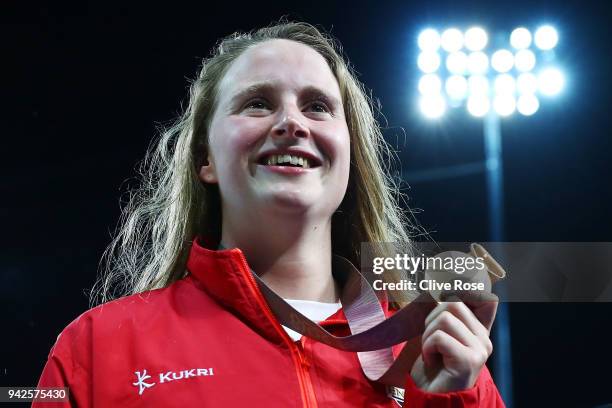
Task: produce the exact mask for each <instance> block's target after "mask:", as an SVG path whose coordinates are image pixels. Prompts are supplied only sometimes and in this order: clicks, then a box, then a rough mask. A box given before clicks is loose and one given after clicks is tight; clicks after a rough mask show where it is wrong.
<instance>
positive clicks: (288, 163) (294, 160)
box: [257, 152, 322, 169]
mask: <svg viewBox="0 0 612 408" xmlns="http://www.w3.org/2000/svg"><path fill="white" fill-rule="evenodd" d="M257 164H259V165H262V166H274V167H296V168H302V169H311V168H316V167H320V166H321V165H322V163H321V160H319V159H318V158H316V157H314V156H312V155H310V154H306V153H302V152H292V153H290V154H288V153H287V154H276V153H270V154H264V155H262V156H261V157H260V159H259V160H258V161H257Z"/></svg>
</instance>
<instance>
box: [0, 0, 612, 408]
mask: <svg viewBox="0 0 612 408" xmlns="http://www.w3.org/2000/svg"><path fill="white" fill-rule="evenodd" d="M197 4H198V5H194V4H186V3H185V4H179V3H178V2H169V3H168V4H167V5H165V6H158V5H151V4H141V5H130V6H125V5H123V6H119V5H117V6H114V5H113V6H111V5H109V4H108V3H106V2H105V3H100V4H97V5H95V4H90V5H84V4H72V5H57V4H54V5H51V4H48V5H32V3H29V4H28V5H23V4H21V3H17V2H10V1H8V2H7V1H5V2H2V5H0V22H1V25H0V30H1V31H0V38H1V39H2V40H1V44H2V45H1V47H2V48H1V49H2V50H3V52H2V54H1V61H2V63H1V64H0V67H1V68H0V69H1V72H2V75H1V77H0V81H1V83H2V100H1V103H2V110H1V111H2V126H1V132H2V139H1V141H2V149H1V151H2V164H1V166H2V169H3V171H2V175H3V177H2V185H1V187H0V188H1V191H2V204H1V205H2V212H1V217H2V224H1V225H2V229H3V233H2V234H1V236H2V245H1V247H0V256H1V264H0V306H1V310H2V313H1V316H2V326H1V331H0V341H1V345H2V347H1V354H0V386H9V385H19V386H34V385H35V384H36V382H37V380H38V376H39V374H40V371H41V370H42V367H43V365H44V363H45V359H46V356H47V353H48V351H49V349H50V347H51V346H52V344H53V342H54V340H55V337H56V336H57V334H58V333H59V332H60V331H61V330H62V329H63V327H65V326H66V325H67V324H68V323H69V322H70V321H71V320H72V319H74V318H75V317H76V316H78V315H79V314H80V313H81V312H83V311H84V310H86V309H87V308H88V299H87V295H86V291H87V289H88V288H90V287H91V286H92V284H93V282H94V279H95V276H96V271H97V269H98V262H99V259H100V257H101V255H102V252H103V250H104V248H105V247H106V245H107V244H108V243H109V241H110V236H111V235H110V234H111V232H112V231H113V230H114V228H115V226H116V223H117V220H118V216H119V197H120V195H121V192H122V191H125V190H126V188H127V187H128V186H129V185H133V182H134V176H135V171H134V169H135V166H136V165H137V163H138V162H139V160H140V159H142V157H143V155H144V152H145V150H146V148H147V146H148V144H149V142H150V140H151V138H152V137H153V135H154V134H155V132H156V127H157V125H158V124H159V123H164V122H167V121H169V120H171V119H172V118H174V117H175V116H176V114H177V112H179V111H180V109H181V106H184V105H185V104H186V101H187V92H186V91H187V82H188V81H187V80H188V79H190V78H193V77H194V76H195V74H196V72H197V69H198V67H199V64H200V61H201V59H202V58H203V57H205V56H207V55H208V53H209V50H210V49H211V47H212V46H213V45H214V43H215V42H216V40H217V39H219V38H220V37H222V36H224V35H227V34H230V33H231V32H233V31H236V30H248V29H251V28H255V27H259V26H262V25H266V24H268V23H270V22H271V21H272V20H275V19H277V18H279V17H280V16H281V15H285V14H288V15H289V16H290V17H291V18H293V19H298V20H305V21H308V22H310V23H313V24H320V25H321V26H323V27H324V28H325V29H327V30H331V32H332V34H333V35H334V36H336V37H337V38H338V39H339V40H340V41H341V43H342V44H343V46H344V49H345V51H346V54H347V55H348V56H349V58H350V59H351V61H352V63H353V64H354V66H355V67H356V69H357V71H358V72H359V73H360V74H361V77H360V79H361V80H362V81H363V82H364V83H365V84H366V86H367V87H368V88H371V89H372V90H373V94H374V96H376V97H378V98H379V99H380V101H381V103H382V110H383V112H384V114H385V116H386V118H387V120H388V128H387V129H386V130H385V135H386V136H387V137H388V140H389V141H390V142H391V143H392V144H393V145H394V146H396V147H397V148H398V149H399V150H400V153H399V155H400V158H401V164H402V171H403V174H405V175H406V178H407V180H410V174H412V172H415V171H419V170H423V169H430V168H436V167H439V166H446V165H450V164H460V163H465V162H473V161H478V160H482V157H483V144H482V125H481V122H480V121H479V120H477V119H474V118H471V117H469V116H468V115H466V114H464V112H463V110H461V109H459V110H457V111H453V112H450V114H448V115H447V116H446V117H445V118H444V119H443V120H441V121H439V122H437V123H432V122H427V121H425V120H424V119H423V118H422V117H421V116H420V115H419V114H418V113H417V111H416V104H415V98H416V93H415V88H416V80H417V72H416V68H415V60H416V54H417V47H416V36H417V34H418V32H419V31H420V29H422V28H424V27H425V26H427V25H432V26H437V27H447V26H449V25H451V24H452V25H457V26H459V27H466V26H470V25H472V24H479V25H482V26H484V27H485V28H489V29H491V28H495V29H496V30H505V31H510V30H511V29H513V28H515V27H516V26H519V25H525V26H527V27H535V26H537V25H539V24H540V23H544V22H545V23H552V24H554V25H556V26H557V27H558V29H559V31H560V44H559V46H558V50H557V58H558V61H559V64H560V65H561V66H562V67H563V69H564V71H565V72H566V76H567V78H568V83H567V87H566V90H565V92H564V93H563V94H562V96H560V97H558V98H556V99H553V100H545V101H543V102H542V105H541V108H540V111H538V113H537V114H536V115H535V116H533V117H529V118H526V117H521V116H520V115H514V116H513V117H512V118H511V119H508V120H504V121H503V123H502V129H503V157H504V173H505V174H504V183H505V224H506V236H505V238H506V240H508V241H612V233H611V232H610V231H611V227H612V216H611V215H610V211H609V202H610V199H611V198H612V197H611V195H612V187H611V186H610V182H609V176H610V174H611V170H612V164H611V161H610V159H609V157H610V153H611V152H612V142H611V140H610V125H611V124H612V121H611V116H612V115H611V114H610V113H609V108H610V106H611V105H610V102H612V98H611V97H610V91H612V89H611V86H610V85H611V78H610V75H611V74H610V73H611V72H612V70H611V68H612V67H611V64H610V61H611V60H610V52H611V51H612V46H611V45H610V38H611V34H612V33H611V29H610V21H612V19H611V17H612V13H611V12H610V10H609V8H608V6H606V5H605V3H604V2H601V3H596V2H592V3H590V2H585V1H563V2H561V1H558V2H553V1H523V0H520V1H507V2H487V1H483V2H467V1H455V2H450V1H447V2H436V3H433V2H408V1H376V2H368V3H353V2H335V3H331V2H323V1H319V2H304V3H302V4H300V5H298V4H297V3H294V4H285V3H280V2H279V3H278V4H276V3H275V2H265V3H264V2H250V3H247V4H248V5H243V4H240V3H236V2H205V1H201V2H199V3H197ZM126 180H127V181H126ZM407 193H408V195H409V196H410V202H409V204H410V206H411V207H412V208H416V209H421V210H422V211H420V212H419V213H418V214H417V219H418V220H419V222H420V223H421V224H422V226H423V227H424V228H425V229H427V230H428V231H430V232H431V233H432V236H433V237H434V238H435V239H436V240H438V241H453V240H455V241H471V240H474V241H476V240H480V241H486V240H487V238H488V235H487V234H488V232H487V231H488V229H487V228H488V224H487V212H486V211H487V207H486V203H487V196H486V189H485V178H484V174H476V175H472V176H466V177H458V178H453V179H447V180H444V181H434V182H427V183H410V189H408V190H407ZM611 316H612V304H609V303H601V304H586V303H585V304H576V303H574V304H511V305H510V318H511V331H512V359H513V366H514V378H513V381H514V402H515V404H514V406H516V407H540V406H547V407H548V406H555V407H592V406H594V405H597V404H601V403H604V402H612V387H611V385H612V375H611V374H610V367H611V366H612V353H611V352H610V344H611V343H610V325H611V322H612V317H611Z"/></svg>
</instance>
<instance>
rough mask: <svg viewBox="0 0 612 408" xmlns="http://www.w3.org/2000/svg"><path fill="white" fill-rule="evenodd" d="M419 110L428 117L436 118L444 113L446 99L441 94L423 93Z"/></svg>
mask: <svg viewBox="0 0 612 408" xmlns="http://www.w3.org/2000/svg"><path fill="white" fill-rule="evenodd" d="M420 106H421V112H422V113H423V115H425V116H426V117H428V118H431V119H436V118H439V117H441V116H442V115H444V112H445V111H446V100H445V99H444V97H443V96H442V95H425V96H423V97H421V102H420Z"/></svg>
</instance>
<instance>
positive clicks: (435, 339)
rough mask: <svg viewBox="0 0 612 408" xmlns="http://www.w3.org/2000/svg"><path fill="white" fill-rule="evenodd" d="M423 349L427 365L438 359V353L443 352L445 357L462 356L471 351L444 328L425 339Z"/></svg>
mask: <svg viewBox="0 0 612 408" xmlns="http://www.w3.org/2000/svg"><path fill="white" fill-rule="evenodd" d="M421 350H422V355H423V361H424V362H425V365H427V366H431V365H432V363H433V362H435V361H436V359H437V357H438V354H441V355H442V357H443V358H444V357H446V358H448V357H450V358H460V357H461V356H465V355H467V354H468V352H469V349H468V348H467V347H465V346H464V345H463V344H461V343H460V342H459V340H457V339H456V338H454V337H452V336H451V335H449V334H448V333H445V332H443V331H442V330H436V331H435V332H433V333H432V334H431V335H430V336H429V337H428V338H427V340H425V341H423V346H422V348H421Z"/></svg>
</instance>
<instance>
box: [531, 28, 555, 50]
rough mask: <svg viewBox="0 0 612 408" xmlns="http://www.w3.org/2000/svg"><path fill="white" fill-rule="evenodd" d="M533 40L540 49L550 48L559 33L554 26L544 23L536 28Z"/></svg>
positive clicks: (552, 46)
mask: <svg viewBox="0 0 612 408" xmlns="http://www.w3.org/2000/svg"><path fill="white" fill-rule="evenodd" d="M534 42H535V45H536V47H538V48H539V49H541V50H551V49H553V48H554V47H555V46H556V45H557V43H558V42H559V34H558V33H557V30H555V28H554V27H552V26H549V25H545V26H542V27H540V28H538V29H537V30H536V32H535V36H534Z"/></svg>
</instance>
